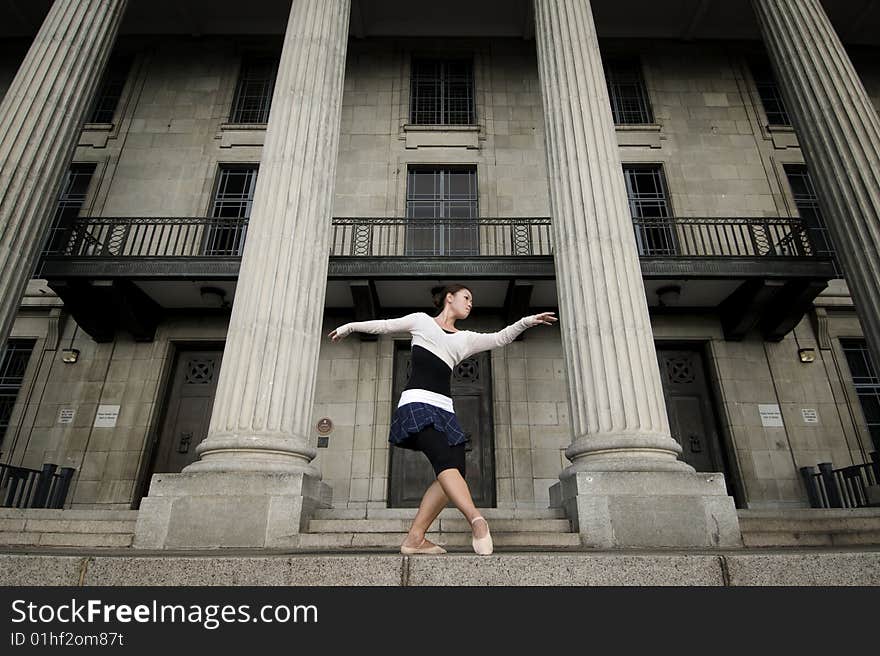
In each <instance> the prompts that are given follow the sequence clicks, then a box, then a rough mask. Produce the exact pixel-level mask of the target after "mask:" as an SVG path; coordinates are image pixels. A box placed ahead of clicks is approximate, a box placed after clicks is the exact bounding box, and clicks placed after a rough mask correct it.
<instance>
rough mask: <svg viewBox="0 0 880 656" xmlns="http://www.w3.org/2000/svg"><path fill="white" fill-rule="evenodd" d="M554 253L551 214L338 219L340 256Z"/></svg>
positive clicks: (334, 250)
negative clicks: (509, 217) (544, 216)
mask: <svg viewBox="0 0 880 656" xmlns="http://www.w3.org/2000/svg"><path fill="white" fill-rule="evenodd" d="M552 254H553V246H552V239H551V233H550V219H549V218H522V219H519V218H517V219H493V218H479V219H412V218H336V219H333V233H332V239H331V246H330V255H333V256H337V257H410V256H411V257H437V256H448V257H476V256H487V257H504V256H518V255H519V256H541V255H544V256H549V255H552Z"/></svg>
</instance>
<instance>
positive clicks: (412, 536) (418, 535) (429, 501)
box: [403, 481, 449, 547]
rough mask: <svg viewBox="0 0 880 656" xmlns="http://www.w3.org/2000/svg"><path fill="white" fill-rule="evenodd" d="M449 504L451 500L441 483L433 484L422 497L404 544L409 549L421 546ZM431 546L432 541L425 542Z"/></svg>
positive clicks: (435, 482)
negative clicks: (432, 525) (429, 530)
mask: <svg viewBox="0 0 880 656" xmlns="http://www.w3.org/2000/svg"><path fill="white" fill-rule="evenodd" d="M447 503H449V498H448V497H447V496H446V493H445V492H444V491H443V487H442V486H441V485H440V483H439V482H438V481H434V482H433V483H431V485H429V486H428V489H427V490H426V491H425V495H424V496H423V497H422V501H421V503H420V504H419V511H418V512H417V513H416V517H415V519H414V520H413V523H412V526H411V527H410V529H409V533H407V536H406V539H405V540H404V541H403V543H404V544H405V545H406V546H408V547H417V546H419V545H420V544H421V543H422V539H423V538H424V537H425V533H427V531H428V529H429V528H430V527H431V524H433V523H434V520H435V519H437V515H439V514H440V511H441V510H443V509H444V508H445V507H446V504H447ZM431 544H433V543H432V542H431V541H430V540H425V545H428V546H430V545H431Z"/></svg>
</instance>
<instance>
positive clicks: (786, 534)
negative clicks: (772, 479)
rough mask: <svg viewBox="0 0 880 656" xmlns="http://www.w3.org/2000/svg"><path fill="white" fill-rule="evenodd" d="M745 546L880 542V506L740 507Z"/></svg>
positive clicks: (810, 545) (812, 545)
mask: <svg viewBox="0 0 880 656" xmlns="http://www.w3.org/2000/svg"><path fill="white" fill-rule="evenodd" d="M738 514H739V523H740V529H741V530H742V534H743V544H744V545H745V546H746V547H798V546H803V547H830V546H859V545H876V544H880V508H853V509H849V508H833V509H814V508H809V509H806V508H805V509H797V510H785V511H780V510H740V511H739V512H738Z"/></svg>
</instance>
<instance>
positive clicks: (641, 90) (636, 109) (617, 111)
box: [605, 59, 654, 125]
mask: <svg viewBox="0 0 880 656" xmlns="http://www.w3.org/2000/svg"><path fill="white" fill-rule="evenodd" d="M605 80H606V82H607V83H608V97H609V98H610V99H611V113H612V114H613V116H614V124H615V125H639V124H647V123H653V122H654V116H653V113H652V112H651V103H650V102H649V101H648V91H647V89H646V88H645V78H644V76H643V75H642V64H641V62H640V61H639V60H638V59H609V60H608V61H607V62H606V63H605Z"/></svg>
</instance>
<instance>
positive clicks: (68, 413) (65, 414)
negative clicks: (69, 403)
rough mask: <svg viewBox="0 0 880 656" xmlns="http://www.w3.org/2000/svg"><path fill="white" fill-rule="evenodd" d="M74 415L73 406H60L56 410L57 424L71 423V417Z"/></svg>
mask: <svg viewBox="0 0 880 656" xmlns="http://www.w3.org/2000/svg"><path fill="white" fill-rule="evenodd" d="M75 416H76V409H74V408H61V410H59V411H58V423H59V424H72V423H73V418H74V417H75Z"/></svg>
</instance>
